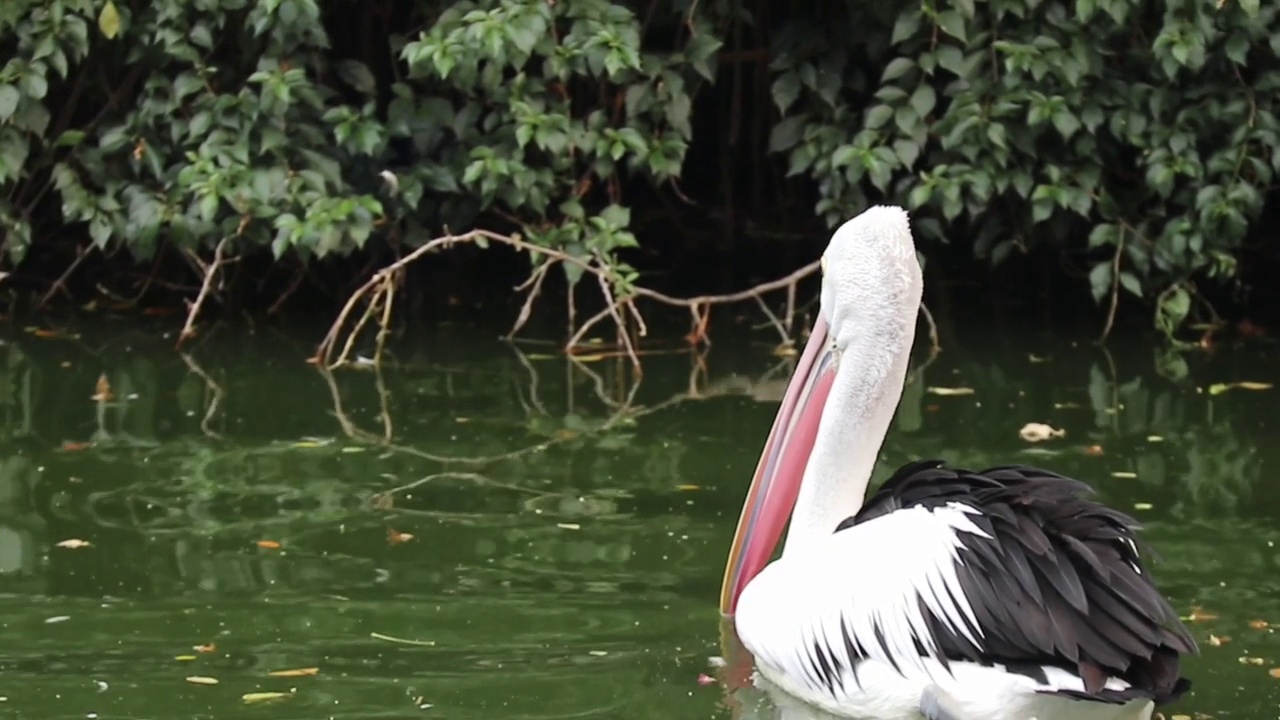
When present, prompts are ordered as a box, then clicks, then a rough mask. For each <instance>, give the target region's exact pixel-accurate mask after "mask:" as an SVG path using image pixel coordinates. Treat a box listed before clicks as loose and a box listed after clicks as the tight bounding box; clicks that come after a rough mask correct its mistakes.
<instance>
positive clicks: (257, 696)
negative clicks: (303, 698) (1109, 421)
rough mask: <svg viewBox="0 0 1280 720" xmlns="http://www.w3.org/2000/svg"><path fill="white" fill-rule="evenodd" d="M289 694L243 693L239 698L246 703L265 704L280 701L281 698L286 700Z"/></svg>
mask: <svg viewBox="0 0 1280 720" xmlns="http://www.w3.org/2000/svg"><path fill="white" fill-rule="evenodd" d="M290 694H291V693H283V692H251V693H245V694H244V695H242V696H240V697H241V699H242V700H244V701H245V702H246V703H260V702H267V701H269V700H280V699H281V698H287V697H289V695H290Z"/></svg>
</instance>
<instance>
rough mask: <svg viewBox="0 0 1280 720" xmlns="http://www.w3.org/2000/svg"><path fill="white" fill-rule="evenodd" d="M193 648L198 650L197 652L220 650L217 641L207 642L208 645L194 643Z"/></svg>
mask: <svg viewBox="0 0 1280 720" xmlns="http://www.w3.org/2000/svg"><path fill="white" fill-rule="evenodd" d="M191 649H192V650H195V651H196V652H198V653H211V652H218V644H217V643H209V644H207V645H192V646H191Z"/></svg>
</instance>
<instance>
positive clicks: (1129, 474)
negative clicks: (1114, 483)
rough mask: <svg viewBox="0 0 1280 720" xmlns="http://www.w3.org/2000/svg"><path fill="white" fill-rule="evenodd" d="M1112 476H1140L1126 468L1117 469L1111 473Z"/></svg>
mask: <svg viewBox="0 0 1280 720" xmlns="http://www.w3.org/2000/svg"><path fill="white" fill-rule="evenodd" d="M1111 477H1113V478H1136V477H1138V473H1136V472H1127V471H1125V470H1116V471H1115V472H1113V473H1111Z"/></svg>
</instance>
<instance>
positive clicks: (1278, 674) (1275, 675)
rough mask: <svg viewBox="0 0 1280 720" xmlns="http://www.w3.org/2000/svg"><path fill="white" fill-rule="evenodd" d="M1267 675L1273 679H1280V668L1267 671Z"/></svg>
mask: <svg viewBox="0 0 1280 720" xmlns="http://www.w3.org/2000/svg"><path fill="white" fill-rule="evenodd" d="M1267 674H1268V675H1270V676H1271V677H1273V678H1276V679H1280V668H1271V669H1270V670H1268V671H1267Z"/></svg>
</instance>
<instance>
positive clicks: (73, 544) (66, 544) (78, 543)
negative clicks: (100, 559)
mask: <svg viewBox="0 0 1280 720" xmlns="http://www.w3.org/2000/svg"><path fill="white" fill-rule="evenodd" d="M92 544H93V543H91V542H89V541H88V540H81V539H79V538H68V539H67V540H63V541H62V542H60V543H58V547H60V548H67V549H69V550H78V549H79V548H83V547H89V546H90V545H92Z"/></svg>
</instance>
